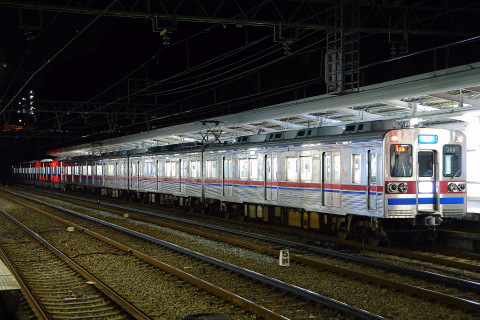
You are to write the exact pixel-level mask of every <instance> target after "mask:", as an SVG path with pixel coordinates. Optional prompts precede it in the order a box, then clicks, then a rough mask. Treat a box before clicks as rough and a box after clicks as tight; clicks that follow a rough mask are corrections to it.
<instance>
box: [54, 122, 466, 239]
mask: <svg viewBox="0 0 480 320" xmlns="http://www.w3.org/2000/svg"><path fill="white" fill-rule="evenodd" d="M61 168H62V176H61V179H60V182H59V183H60V185H61V187H62V188H66V189H70V190H79V189H80V190H83V191H91V192H96V193H98V194H99V195H104V196H113V197H124V198H126V199H140V200H142V201H146V202H151V203H153V202H159V203H162V204H168V203H172V204H177V205H180V206H183V207H186V208H189V209H190V210H192V211H193V210H197V211H199V212H207V213H211V214H223V215H225V216H227V217H228V216H232V215H238V216H240V217H241V218H242V219H243V218H254V219H261V220H264V221H265V222H271V223H279V224H284V225H290V226H295V227H299V228H304V229H325V228H326V229H329V230H332V231H336V232H338V235H339V236H340V237H342V238H345V237H347V236H348V235H359V234H363V235H365V234H367V235H368V238H369V239H372V241H378V239H381V238H382V237H386V236H387V233H388V232H391V231H394V230H414V229H421V228H426V227H435V226H438V225H440V224H441V223H442V219H445V218H457V217H463V216H464V215H465V214H466V205H467V201H466V144H465V136H464V134H463V133H462V132H460V131H454V130H446V129H434V128H401V127H395V126H394V122H391V121H379V122H367V123H357V124H352V125H347V126H346V127H341V128H337V127H321V128H308V129H302V130H293V131H284V132H277V133H269V134H262V135H257V136H245V137H238V138H237V139H236V141H235V143H233V144H222V145H215V144H208V145H199V144H180V145H170V146H162V147H155V148H150V149H148V150H131V151H126V152H125V151H124V152H117V153H110V154H104V155H102V156H97V157H87V158H75V159H72V160H68V161H63V162H62V165H61Z"/></svg>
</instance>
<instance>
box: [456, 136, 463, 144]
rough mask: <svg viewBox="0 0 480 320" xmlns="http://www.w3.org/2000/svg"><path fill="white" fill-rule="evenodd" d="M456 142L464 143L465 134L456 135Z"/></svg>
mask: <svg viewBox="0 0 480 320" xmlns="http://www.w3.org/2000/svg"><path fill="white" fill-rule="evenodd" d="M455 142H458V143H462V142H463V136H456V137H455Z"/></svg>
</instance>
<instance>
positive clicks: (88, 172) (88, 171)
mask: <svg viewBox="0 0 480 320" xmlns="http://www.w3.org/2000/svg"><path fill="white" fill-rule="evenodd" d="M86 171H87V175H89V176H91V175H92V166H88V167H87V170H86ZM83 172H84V173H85V170H83Z"/></svg>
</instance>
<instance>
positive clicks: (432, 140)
mask: <svg viewBox="0 0 480 320" xmlns="http://www.w3.org/2000/svg"><path fill="white" fill-rule="evenodd" d="M437 140H438V137H437V136H430V135H429V136H426V135H419V136H418V143H437Z"/></svg>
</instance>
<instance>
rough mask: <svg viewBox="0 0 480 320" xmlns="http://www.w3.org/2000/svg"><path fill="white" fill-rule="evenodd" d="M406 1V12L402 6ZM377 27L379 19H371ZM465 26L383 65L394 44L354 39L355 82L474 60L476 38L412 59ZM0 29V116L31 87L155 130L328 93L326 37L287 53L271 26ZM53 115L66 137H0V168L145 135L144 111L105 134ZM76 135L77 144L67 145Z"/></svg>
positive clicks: (32, 18)
mask: <svg viewBox="0 0 480 320" xmlns="http://www.w3.org/2000/svg"><path fill="white" fill-rule="evenodd" d="M408 2H412V3H414V2H413V1H406V2H403V3H408ZM381 3H384V2H381ZM414 4H416V2H415V3H414ZM450 5H456V6H458V7H462V6H465V5H468V6H469V7H471V8H472V9H475V8H477V9H476V10H477V12H478V11H479V10H478V8H479V7H480V5H478V4H475V3H473V4H472V3H471V2H468V3H467V2H466V3H460V2H455V3H453V2H452V3H451V4H450ZM447 12H448V11H446V15H445V16H443V15H442V16H428V15H429V14H430V13H429V12H426V13H425V16H422V17H412V16H410V17H409V19H410V20H409V21H411V22H410V27H411V28H412V29H413V28H418V27H419V26H420V25H428V24H429V23H431V25H432V28H441V27H442V24H441V22H442V19H446V20H448V19H454V20H455V21H461V17H462V14H463V13H462V12H460V13H459V14H460V16H459V15H452V16H449V15H448V13H447ZM472 12H475V11H472ZM385 15H386V14H385ZM375 19H380V16H378V17H376V16H373V17H371V19H370V20H371V21H375ZM415 19H417V20H415ZM475 21H477V25H478V21H480V19H474V16H473V17H468V20H467V19H466V20H465V24H467V23H468V24H469V25H468V26H469V27H470V28H471V29H472V28H473V29H474V30H473V31H472V30H468V28H467V29H466V30H465V35H461V36H450V37H446V36H431V35H429V36H421V35H413V34H411V35H409V36H408V53H417V52H418V53H419V54H417V55H413V56H411V57H408V58H403V59H399V60H397V61H390V62H385V61H387V60H389V59H391V58H392V43H393V42H395V41H401V40H402V36H400V35H398V34H397V35H393V34H392V35H389V34H386V33H375V32H373V33H361V35H360V36H361V38H360V52H361V57H360V64H361V66H362V67H364V66H369V67H368V68H366V69H364V70H363V71H362V82H363V83H362V84H363V85H368V84H373V83H379V82H384V81H388V80H391V79H395V78H399V77H405V76H409V75H414V74H418V73H422V72H428V71H431V70H432V69H433V68H437V69H443V68H446V67H451V66H452V64H453V63H455V64H456V65H458V64H464V63H469V62H474V61H478V57H477V55H478V52H479V51H478V49H479V48H478V41H473V42H471V43H469V44H467V45H465V44H464V45H450V46H448V48H438V49H437V50H435V51H427V52H424V53H421V52H422V51H423V50H429V49H431V48H435V47H439V46H440V47H441V46H443V45H446V44H452V43H454V42H456V41H461V40H464V39H468V38H471V37H473V36H475V35H476V33H475V32H477V33H478V30H480V28H476V27H475ZM22 23H23V24H28V25H31V26H36V25H39V21H38V13H37V12H36V11H33V10H32V11H28V10H24V11H23V14H22ZM373 23H374V22H373ZM470 24H471V25H472V26H473V27H471V26H470ZM0 28H1V30H2V31H1V32H0V99H1V103H0V110H3V108H5V106H7V105H9V106H12V105H14V104H16V103H18V99H21V98H22V97H26V96H28V94H29V91H30V90H33V92H34V95H35V99H36V100H41V101H52V102H54V104H53V105H55V106H61V102H62V101H67V102H78V103H80V104H81V105H82V107H84V106H88V105H90V104H92V103H93V104H94V103H95V102H102V103H111V102H119V103H127V102H134V103H136V104H145V105H146V106H149V107H148V108H150V109H149V110H146V111H148V112H149V113H150V114H154V115H155V116H156V117H158V119H160V120H158V121H156V122H155V123H154V126H155V128H159V127H163V126H168V125H172V124H176V123H184V122H191V121H196V120H198V119H202V118H208V117H212V116H215V115H219V114H226V113H235V112H241V111H244V110H247V109H251V108H259V107H262V106H268V105H272V104H276V103H282V102H286V101H291V100H295V99H299V98H302V97H309V96H314V95H321V94H325V93H326V87H325V82H324V63H325V32H324V31H314V30H300V32H299V36H298V39H297V40H296V41H293V42H291V43H290V44H289V45H288V46H285V45H284V44H282V43H278V42H275V41H274V30H273V28H271V27H252V26H245V25H242V26H235V25H232V24H230V25H222V24H207V23H194V22H179V23H178V25H177V26H176V29H175V30H172V31H171V32H170V33H168V34H167V36H168V38H169V39H168V44H167V45H165V44H164V42H165V38H164V37H163V36H162V35H160V34H159V33H158V32H153V31H152V23H151V21H150V20H144V19H129V18H114V17H99V18H98V19H97V18H96V17H95V16H92V15H79V14H70V13H56V12H47V11H45V12H44V14H43V28H42V29H41V30H35V28H33V27H30V28H29V29H28V30H27V29H25V28H22V27H21V26H20V20H19V13H18V9H14V8H6V7H0ZM397 53H399V52H397ZM434 58H436V60H435V59H434ZM27 82H28V83H27ZM129 86H130V87H129ZM22 87H23V89H22ZM129 89H130V91H129ZM43 105H45V103H44V104H43ZM152 106H153V107H152ZM52 108H53V107H49V108H48V109H49V110H51V109H52ZM59 111H61V110H59ZM142 112H145V110H143V111H142ZM62 117H63V118H62V119H63V121H68V122H66V125H65V127H67V128H68V129H70V131H69V132H70V133H69V134H66V133H62V132H60V133H58V134H57V135H52V138H48V139H45V138H43V139H34V138H32V137H30V138H27V139H26V138H22V136H19V138H17V137H15V138H12V137H11V136H9V137H8V138H2V140H0V154H3V155H2V159H3V160H5V159H6V158H7V157H9V156H7V154H14V155H18V158H23V159H26V158H30V159H31V158H32V157H34V158H41V157H43V156H44V152H45V151H46V150H52V149H54V148H57V147H62V146H69V145H75V144H80V143H84V142H86V141H98V140H102V139H108V138H112V137H114V136H118V135H125V134H131V133H136V132H139V131H144V130H145V120H144V119H142V114H140V115H139V117H138V118H132V117H129V118H125V119H120V120H119V121H118V124H117V128H116V129H115V130H114V131H108V132H107V131H104V130H103V128H105V127H106V126H107V125H106V124H105V123H103V120H101V119H100V118H96V117H95V116H91V117H87V118H84V117H80V116H78V115H77V116H75V115H65V114H63V115H62ZM54 118H55V116H54V115H52V114H51V113H50V114H48V113H43V114H42V113H38V114H36V116H35V118H34V119H33V117H32V118H31V119H28V121H29V125H30V126H31V127H32V128H34V129H35V130H38V131H39V134H40V133H45V132H48V130H51V129H52V128H54V127H55V119H54ZM14 120H16V119H10V123H13V121H14ZM2 121H3V119H2ZM75 130H77V131H75ZM71 132H76V133H73V134H72V133H71ZM83 135H85V136H87V138H85V139H84V140H80V139H77V138H78V137H79V136H83ZM26 147H27V148H26Z"/></svg>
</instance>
